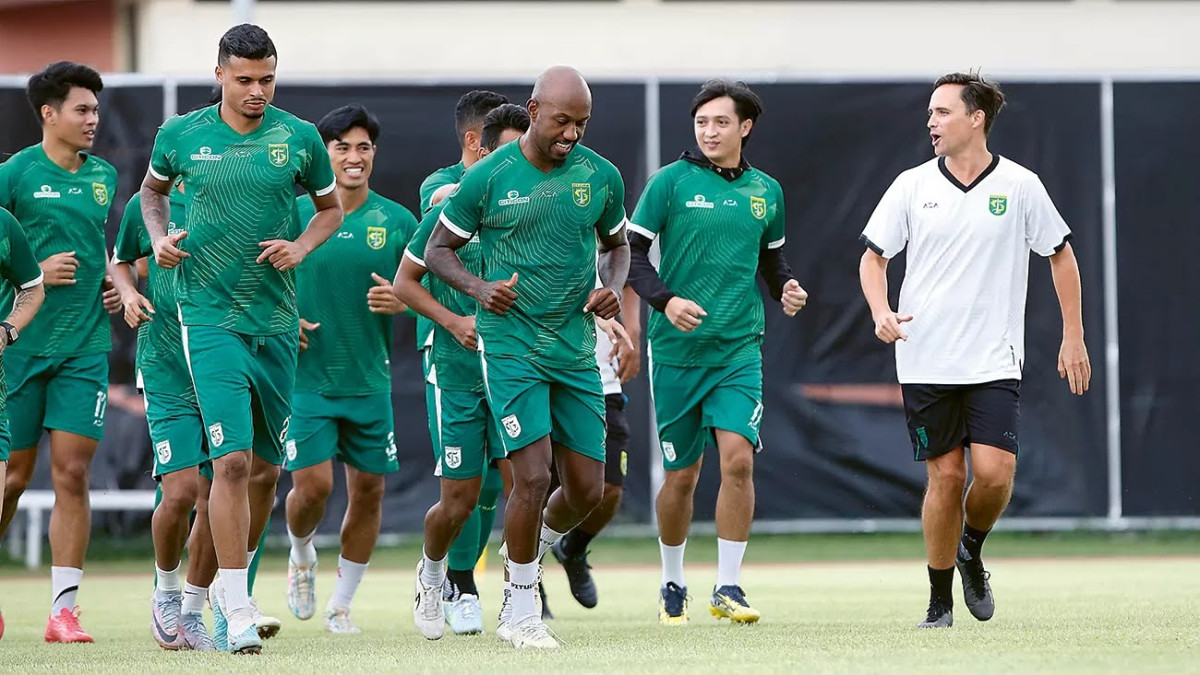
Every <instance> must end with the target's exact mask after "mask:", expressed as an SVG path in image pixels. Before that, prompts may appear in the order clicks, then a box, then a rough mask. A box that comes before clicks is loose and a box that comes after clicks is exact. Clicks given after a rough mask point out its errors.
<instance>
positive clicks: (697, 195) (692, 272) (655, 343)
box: [629, 160, 785, 367]
mask: <svg viewBox="0 0 1200 675" xmlns="http://www.w3.org/2000/svg"><path fill="white" fill-rule="evenodd" d="M784 224H785V221H784V211H783V190H782V189H781V188H780V187H779V183H778V182H777V181H776V180H775V179H774V178H771V177H770V176H768V175H767V174H765V173H763V172H762V171H759V170H758V169H753V168H751V169H748V170H747V171H745V172H744V173H743V174H742V175H741V176H739V177H738V178H737V179H736V180H734V181H727V180H725V179H724V178H722V177H721V176H719V175H717V173H716V172H715V171H713V170H712V169H710V168H707V167H704V166H699V165H696V164H693V163H691V162H688V161H685V160H679V161H677V162H674V163H672V164H668V165H667V166H665V167H663V168H662V169H659V171H658V172H657V173H655V174H654V175H653V176H651V177H650V182H649V183H647V184H646V190H645V192H643V193H642V198H641V199H640V200H639V201H638V205H637V210H635V211H634V213H633V220H632V222H631V223H630V224H629V230H630V232H635V233H637V234H641V235H643V236H645V237H648V238H650V239H654V238H655V237H661V240H660V241H659V245H660V246H661V250H662V258H661V261H660V263H659V267H658V272H659V275H660V276H661V277H662V280H663V283H665V284H666V286H667V288H670V289H671V291H672V292H673V293H675V294H676V295H678V296H680V297H682V298H686V299H688V300H691V301H692V302H695V303H696V304H698V305H700V306H701V307H703V308H704V311H706V312H708V316H706V317H704V321H703V322H702V323H701V324H700V326H699V327H698V328H697V329H696V330H694V331H692V332H690V333H684V332H682V331H680V330H678V329H676V328H675V327H674V326H672V325H671V322H670V320H668V319H667V317H666V315H665V314H663V313H661V312H652V313H651V315H650V321H649V331H648V333H649V340H650V349H651V350H652V353H653V354H654V361H655V362H656V363H662V364H664V365H669V366H683V367H689V366H718V365H728V364H730V363H736V362H739V361H744V360H749V359H752V358H758V357H760V356H761V342H762V335H763V330H764V327H765V318H764V314H763V300H762V294H761V292H760V291H759V290H758V281H757V280H756V279H755V275H756V274H757V272H758V257H759V253H760V252H761V251H762V249H767V248H778V247H780V246H783V242H784V229H785V227H784Z"/></svg>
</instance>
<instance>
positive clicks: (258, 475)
mask: <svg viewBox="0 0 1200 675" xmlns="http://www.w3.org/2000/svg"><path fill="white" fill-rule="evenodd" d="M250 457H251V463H250V480H249V482H248V484H247V497H248V499H249V501H250V526H249V532H248V535H247V536H248V537H249V538H248V539H247V541H246V551H247V553H248V552H250V551H256V550H258V542H259V539H261V538H262V536H263V533H265V532H266V530H267V523H268V522H269V521H270V520H271V509H272V507H274V506H275V486H276V485H277V484H278V483H279V465H277V464H272V463H270V462H268V461H266V460H264V459H263V458H261V457H259V456H258V455H257V454H254V453H251V455H250Z"/></svg>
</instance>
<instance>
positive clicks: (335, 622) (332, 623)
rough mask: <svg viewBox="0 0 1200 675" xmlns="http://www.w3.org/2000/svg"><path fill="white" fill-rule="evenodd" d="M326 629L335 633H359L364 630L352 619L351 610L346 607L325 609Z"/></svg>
mask: <svg viewBox="0 0 1200 675" xmlns="http://www.w3.org/2000/svg"><path fill="white" fill-rule="evenodd" d="M324 618H325V630H327V631H329V632H330V633H333V634H334V635H357V634H359V633H361V632H362V631H361V630H359V629H358V626H355V625H354V622H353V621H351V620H350V610H348V609H346V608H344V607H338V608H337V609H327V610H325V617H324Z"/></svg>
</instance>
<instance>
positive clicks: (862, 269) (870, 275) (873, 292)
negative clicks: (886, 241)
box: [858, 249, 912, 344]
mask: <svg viewBox="0 0 1200 675" xmlns="http://www.w3.org/2000/svg"><path fill="white" fill-rule="evenodd" d="M887 266H888V259H887V258H885V257H883V256H881V255H879V254H878V253H876V252H875V251H873V250H871V249H867V252H866V253H863V257H862V260H861V261H860V262H859V264H858V280H859V283H861V284H862V290H863V295H864V296H866V298H867V305H869V306H870V307H871V318H872V319H874V320H875V337H877V338H879V339H880V340H882V341H883V342H884V343H886V344H891V343H893V342H895V341H896V340H907V339H908V335H907V334H906V333H905V332H904V331H903V330H902V329H901V328H900V324H902V323H905V322H907V321H912V317H911V316H901V315H900V314H897V313H895V312H893V311H892V308H891V305H889V304H888V286H887Z"/></svg>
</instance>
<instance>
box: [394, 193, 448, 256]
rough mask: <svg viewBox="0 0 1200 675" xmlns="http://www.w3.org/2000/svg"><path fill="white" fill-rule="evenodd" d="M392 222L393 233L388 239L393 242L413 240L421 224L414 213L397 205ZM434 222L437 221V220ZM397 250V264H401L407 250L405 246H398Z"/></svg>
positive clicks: (431, 229)
mask: <svg viewBox="0 0 1200 675" xmlns="http://www.w3.org/2000/svg"><path fill="white" fill-rule="evenodd" d="M390 220H391V232H389V233H388V237H389V238H390V239H392V240H393V241H402V242H408V241H410V240H412V238H413V235H414V234H416V232H417V228H418V227H420V224H419V223H418V222H417V218H416V216H414V215H413V214H412V211H409V210H408V209H406V208H404V207H403V206H400V205H399V204H397V205H396V207H395V209H393V210H392V214H391V219H390ZM434 222H437V221H436V220H435V221H434ZM429 229H430V231H433V228H432V227H431V228H429ZM396 249H397V255H396V263H397V264H399V263H400V258H401V257H402V256H403V255H404V250H405V249H404V247H403V246H397V247H396ZM422 251H424V249H422Z"/></svg>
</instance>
